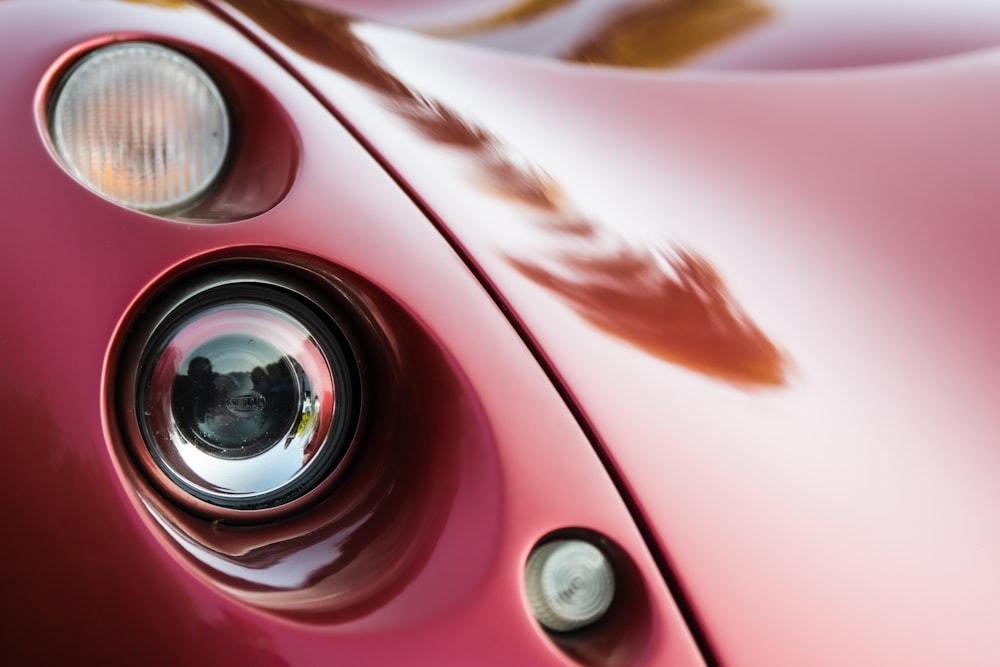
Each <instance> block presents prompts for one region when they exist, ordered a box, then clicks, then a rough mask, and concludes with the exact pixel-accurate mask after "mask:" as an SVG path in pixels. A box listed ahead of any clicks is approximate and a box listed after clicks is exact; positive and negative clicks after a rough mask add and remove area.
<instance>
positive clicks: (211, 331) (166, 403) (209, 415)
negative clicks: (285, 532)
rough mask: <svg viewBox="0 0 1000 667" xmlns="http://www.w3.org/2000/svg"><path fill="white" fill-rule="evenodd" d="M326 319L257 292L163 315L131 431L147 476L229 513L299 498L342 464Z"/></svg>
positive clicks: (341, 426) (333, 352)
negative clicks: (145, 463)
mask: <svg viewBox="0 0 1000 667" xmlns="http://www.w3.org/2000/svg"><path fill="white" fill-rule="evenodd" d="M342 347H343V346H342V344H341V343H340V341H339V340H338V338H337V336H336V335H335V333H334V331H333V330H332V329H331V327H330V326H329V323H328V322H326V321H324V318H323V317H322V315H321V314H320V313H318V312H316V311H315V309H313V308H312V307H310V305H309V304H307V303H306V302H304V301H303V300H302V299H300V298H299V297H298V296H296V295H295V294H293V293H290V292H286V291H285V290H283V289H281V288H278V287H274V286H268V285H256V284H236V285H225V286H222V287H216V288H213V289H209V290H207V291H205V292H202V293H199V294H197V295H196V296H194V297H192V298H190V299H188V300H186V301H184V302H182V303H181V304H180V305H179V306H178V307H176V308H174V309H172V310H171V311H170V312H169V313H168V314H166V315H165V316H164V318H163V320H162V322H161V323H160V324H159V326H157V327H156V330H155V331H154V332H153V334H152V335H151V337H150V340H149V343H148V344H147V346H146V349H145V352H144V353H143V355H142V357H141V359H140V361H139V370H138V374H137V379H136V382H137V386H136V389H135V397H136V398H135V405H136V415H137V419H138V426H139V431H140V433H141V436H142V440H143V441H144V445H145V448H146V451H147V452H148V457H147V458H149V459H151V461H152V463H153V464H154V466H155V467H152V466H150V467H152V468H153V469H152V470H151V472H152V474H153V475H154V477H162V476H165V477H166V478H167V480H166V481H167V483H168V484H173V485H176V486H177V487H179V489H180V490H181V491H182V492H183V493H187V494H190V495H191V496H193V497H195V498H197V499H199V500H201V501H204V502H207V503H210V504H212V505H216V506H218V507H223V508H229V509H236V510H254V509H266V508H270V507H275V506H278V505H282V504H285V503H288V502H291V501H292V500H294V499H296V498H298V497H300V496H301V495H303V494H304V493H306V492H308V491H309V490H310V489H312V488H313V487H314V486H316V485H317V484H318V483H319V482H320V481H321V480H322V479H323V478H324V477H325V476H326V475H327V474H328V473H329V472H330V471H331V469H332V467H333V466H335V465H336V463H337V462H338V461H339V460H340V459H341V458H342V457H343V455H344V452H345V448H346V447H347V444H348V443H347V442H346V440H347V437H346V430H347V424H348V422H349V421H350V419H349V417H350V413H351V412H352V411H353V406H352V404H353V402H354V400H355V398H354V397H353V396H352V389H353V388H352V386H351V382H350V379H349V377H350V374H349V373H348V370H347V360H346V357H345V355H344V352H343V350H342Z"/></svg>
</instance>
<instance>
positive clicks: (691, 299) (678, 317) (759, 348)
mask: <svg viewBox="0 0 1000 667" xmlns="http://www.w3.org/2000/svg"><path fill="white" fill-rule="evenodd" d="M592 241H593V246H592V250H597V249H599V248H601V245H602V242H601V241H600V239H598V238H597V237H596V236H594V237H593V238H592ZM510 262H511V263H512V264H513V265H514V266H515V267H516V268H517V270H518V271H520V272H521V273H522V274H523V275H525V276H527V277H528V278H530V279H531V280H533V281H535V282H536V283H538V284H539V285H543V286H545V287H546V288H548V289H550V290H552V291H553V292H555V293H556V294H559V295H560V296H561V297H562V298H564V299H565V300H566V301H567V302H568V303H569V304H570V305H571V306H572V307H573V308H574V309H575V310H576V311H577V312H578V313H579V314H580V315H581V316H583V317H584V318H586V319H587V320H588V321H589V322H591V323H593V324H594V325H596V326H597V327H599V328H600V329H602V330H603V331H605V332H607V333H610V334H612V335H614V336H617V337H619V338H621V339H622V340H625V341H627V342H629V343H631V344H632V345H635V346H636V347H639V348H641V349H643V350H645V351H646V352H649V353H650V354H653V355H655V356H657V357H660V358H661V359H664V360H666V361H669V362H671V363H675V364H678V365H680V366H684V367H685V368H688V369H690V370H693V371H697V372H699V373H703V374H705V375H708V376H711V377H715V378H717V379H720V380H724V381H727V382H731V383H733V384H737V385H743V386H750V385H757V386H780V385H783V384H785V382H786V377H785V367H786V363H785V359H784V357H783V355H782V353H781V352H780V351H779V350H778V348H777V347H776V346H775V345H774V343H772V342H771V341H770V339H768V337H767V336H766V335H765V334H764V332H763V331H761V330H760V328H759V327H758V326H757V325H756V324H754V322H753V320H751V319H750V317H749V316H748V315H747V314H746V313H745V312H743V310H742V309H741V308H740V306H739V304H738V303H737V302H736V300H735V299H734V298H733V296H732V295H731V294H730V293H729V290H728V288H727V287H726V285H725V283H724V282H723V281H722V279H721V278H720V277H719V274H718V273H717V272H716V270H715V269H714V268H713V267H712V265H711V264H709V263H708V261H706V260H705V259H704V258H702V257H700V256H698V255H697V254H695V253H693V252H691V251H688V250H684V249H682V248H679V247H676V246H668V247H655V246H654V247H648V248H635V247H625V246H620V247H618V248H617V249H614V248H611V249H606V250H604V254H603V255H599V256H582V255H575V254H571V253H563V254H560V255H559V256H558V261H557V262H556V265H555V267H553V268H546V267H543V266H542V265H541V264H537V263H534V262H529V261H524V260H522V259H519V258H516V257H512V258H510Z"/></svg>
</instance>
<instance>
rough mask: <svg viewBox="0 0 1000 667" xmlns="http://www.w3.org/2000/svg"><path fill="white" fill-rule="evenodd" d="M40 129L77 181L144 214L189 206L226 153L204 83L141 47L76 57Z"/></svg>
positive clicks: (218, 101)
mask: <svg viewBox="0 0 1000 667" xmlns="http://www.w3.org/2000/svg"><path fill="white" fill-rule="evenodd" d="M49 126H50V133H51V137H52V143H53V145H54V147H55V149H56V152H57V153H58V154H59V157H60V158H61V159H62V161H63V164H64V165H65V166H66V168H67V170H68V171H69V172H70V173H71V174H72V175H73V176H74V177H75V178H76V179H77V180H78V181H80V182H81V183H83V184H84V185H85V186H87V187H88V188H90V189H91V190H93V191H94V192H96V193H98V194H100V195H102V196H104V197H107V198H108V199H110V200H112V201H115V202H118V203H119V204H122V205H124V206H128V207H130V208H134V209H138V210H141V211H148V212H153V213H163V212H168V211H174V210H180V209H184V208H186V207H188V206H190V205H192V204H194V203H196V202H197V201H198V200H199V199H200V198H201V197H202V196H203V195H204V194H205V193H206V192H207V191H208V190H209V188H210V187H211V186H212V184H213V183H215V181H216V180H217V179H218V177H219V175H220V174H221V173H222V169H223V166H224V164H225V160H226V155H227V153H228V150H229V137H230V129H229V118H228V114H227V112H226V106H225V103H224V102H223V99H222V95H221V94H220V93H219V90H218V88H217V87H216V86H215V84H214V83H213V82H212V80H211V79H210V78H209V76H208V75H207V74H206V73H205V72H204V71H203V70H202V69H201V68H200V67H199V66H198V65H196V64H195V63H194V62H193V61H191V60H190V59H189V58H187V57H186V56H183V55H181V54H180V53H178V52H176V51H174V50H172V49H168V48H166V47H163V46H159V45H157V44H149V43H144V42H124V43H117V44H111V45H109V46H105V47H103V48H100V49H97V50H95V51H93V52H91V53H89V54H88V55H86V56H84V57H83V58H82V59H81V60H80V61H79V62H78V63H77V64H76V65H75V66H74V67H73V68H71V69H70V70H69V72H68V73H67V74H66V75H65V77H64V78H63V79H62V82H61V85H60V87H59V88H58V89H57V92H56V93H55V95H54V97H53V99H52V101H51V103H50V115H49Z"/></svg>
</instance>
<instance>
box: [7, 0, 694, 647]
mask: <svg viewBox="0 0 1000 667" xmlns="http://www.w3.org/2000/svg"><path fill="white" fill-rule="evenodd" d="M54 17H58V20H54ZM125 38H141V39H146V40H152V41H157V42H163V43H166V44H170V45H173V46H175V47H176V48H179V49H182V50H184V51H185V52H187V53H189V54H190V55H191V56H192V57H194V58H196V59H197V60H199V61H201V62H203V64H204V66H205V67H207V68H208V69H209V70H211V71H213V72H214V73H216V74H217V75H219V76H220V78H221V79H222V80H223V82H224V83H228V85H227V86H226V87H227V91H228V93H229V95H231V96H232V98H233V99H234V100H235V101H236V102H237V104H235V105H234V111H235V113H236V114H237V118H238V121H245V123H246V124H245V125H242V127H244V128H246V131H245V133H244V134H243V136H242V137H241V140H242V141H245V142H251V141H253V140H254V139H256V138H257V137H256V136H255V135H254V134H253V132H254V131H253V130H251V128H253V127H258V128H259V129H260V130H261V131H263V132H265V135H264V138H263V143H262V144H261V145H262V146H264V147H268V146H270V147H272V149H273V155H274V156H275V159H274V161H270V160H269V155H271V154H272V152H270V151H269V150H264V149H263V148H261V147H257V148H247V149H246V151H247V152H245V153H243V154H240V153H237V156H236V159H238V160H246V161H247V163H246V164H240V165H238V166H234V169H244V168H245V169H246V171H245V172H243V173H245V174H247V175H248V178H250V179H251V181H252V180H253V175H254V174H257V175H260V177H261V179H262V180H263V181H264V182H265V183H264V186H263V188H262V189H264V190H268V191H269V192H271V195H269V196H267V197H264V198H263V199H261V198H256V199H255V198H254V195H255V193H259V191H260V190H259V189H254V188H248V189H242V188H243V185H244V184H240V183H235V182H234V183H232V184H231V185H232V187H233V188H236V190H230V192H236V191H241V192H246V193H247V195H246V197H242V196H236V197H235V199H236V200H238V201H237V204H236V205H235V206H234V207H227V206H226V204H225V202H218V205H217V206H215V205H213V206H211V207H210V209H209V210H208V213H207V214H206V215H205V216H197V217H199V218H201V217H204V218H207V219H209V220H212V221H214V223H213V224H202V223H197V222H193V221H192V220H189V219H181V220H171V219H165V218H157V217H154V216H150V215H145V214H140V213H136V212H132V211H128V210H125V209H123V208H121V207H119V206H117V205H115V204H113V203H111V202H109V201H107V200H104V199H102V198H100V197H99V196H97V195H94V194H93V193H91V192H89V191H88V190H86V189H85V188H83V187H82V186H80V185H79V184H78V183H77V182H75V181H74V180H73V179H72V178H71V177H70V176H69V175H68V174H67V173H65V172H64V171H63V170H62V168H61V167H60V166H59V164H58V163H57V161H56V160H55V159H54V158H53V156H52V155H51V153H50V151H49V150H48V148H47V145H46V140H45V129H44V126H42V127H40V126H39V124H38V113H37V111H38V109H39V108H44V104H45V100H46V99H47V96H48V95H49V94H51V90H52V86H53V83H54V81H55V80H56V79H55V77H56V76H57V75H58V68H56V69H54V68H53V66H54V65H58V64H59V63H65V62H68V61H69V60H70V59H71V58H72V56H73V55H74V54H76V53H78V52H79V50H80V48H81V45H92V44H98V43H102V42H106V41H110V40H115V39H125ZM0 54H2V55H3V56H4V57H5V59H6V61H7V62H10V63H14V62H16V63H17V66H16V67H8V68H6V69H5V70H4V71H3V72H2V73H0V90H3V93H4V94H3V95H2V97H0V128H2V130H0V131H2V132H3V146H4V154H5V158H4V160H2V161H0V183H2V184H3V185H2V188H3V191H2V197H0V211H2V212H0V221H2V222H0V224H2V226H3V236H4V242H3V243H2V244H0V282H2V284H3V285H4V288H3V291H2V302H0V303H2V309H3V313H4V315H3V325H2V328H0V347H2V353H0V354H2V356H0V364H2V366H0V369H2V372H0V398H2V405H3V408H2V409H0V428H2V432H3V433H4V435H5V439H6V445H5V446H4V447H3V448H2V449H0V462H2V467H3V469H4V470H5V471H7V474H6V477H5V484H4V485H3V486H2V491H0V502H2V503H3V504H4V506H5V507H7V508H8V512H7V514H6V516H7V521H6V524H5V540H4V545H5V547H4V554H3V561H2V568H0V578H2V579H0V581H2V585H3V589H4V591H5V594H4V600H5V602H4V624H3V631H2V636H3V641H2V651H3V655H4V659H5V660H6V661H7V662H10V663H12V664H29V663H30V664H60V663H67V662H72V663H95V664H154V663H155V664H170V665H176V664H246V665H271V664H274V665H283V664H303V665H308V664H330V663H331V662H335V663H336V664H342V665H351V664H355V665H371V664H407V665H441V664H462V665H472V664H500V665H511V664H526V665H529V664H530V665H565V664H574V661H573V659H571V658H570V657H568V656H570V655H572V656H576V662H580V663H583V664H594V665H625V664H629V665H632V664H636V665H661V664H670V665H692V666H693V665H700V664H703V661H702V659H701V657H700V656H699V654H698V652H697V650H696V648H695V645H694V643H693V641H692V639H691V637H690V635H689V633H688V630H687V628H686V627H685V624H684V622H683V620H682V618H681V616H680V614H679V612H678V611H677V608H676V606H675V605H674V603H673V601H672V600H671V597H670V594H669V592H668V590H667V587H666V585H665V583H664V581H663V579H662V577H661V575H660V572H659V571H658V569H657V567H656V565H655V563H654V560H653V558H652V557H651V555H650V553H649V552H648V550H647V547H646V545H645V543H644V541H643V539H642V537H641V536H640V533H639V531H638V529H637V528H636V526H635V524H634V523H633V521H632V519H631V517H630V515H629V512H628V511H627V509H626V506H625V503H624V502H623V500H622V498H621V497H620V495H619V494H618V491H617V490H616V488H615V486H614V485H613V484H612V482H611V480H610V479H609V477H608V475H607V473H606V471H605V470H604V469H603V467H602V465H601V463H600V461H599V459H598V457H597V456H595V454H594V452H593V450H592V449H591V448H590V445H589V443H588V441H587V439H586V437H585V436H584V434H583V433H582V432H581V430H580V428H579V425H578V424H577V422H576V420H575V419H574V418H573V416H572V414H571V412H570V410H569V409H568V408H567V406H566V404H565V403H564V401H563V399H562V398H561V397H560V395H559V394H558V393H557V391H556V389H555V388H554V387H553V386H552V384H551V382H550V380H549V379H548V378H547V377H546V375H545V374H544V373H543V372H542V370H541V369H540V368H539V366H538V364H537V361H536V360H535V358H534V357H533V356H532V354H531V353H530V352H529V350H528V349H526V347H525V346H524V344H523V341H522V340H521V339H520V338H519V337H518V335H517V334H516V332H515V331H514V330H513V329H512V327H511V326H510V324H509V322H508V321H507V319H506V318H505V316H504V314H503V313H502V312H501V311H500V309H499V308H498V307H497V305H496V304H495V303H494V301H493V300H492V299H491V298H490V296H489V294H488V293H487V292H486V291H485V290H484V289H483V288H482V286H481V285H480V284H479V282H478V281H477V280H476V278H475V277H474V275H473V274H472V273H470V271H469V270H468V268H467V267H466V265H465V264H464V263H463V261H462V259H461V258H460V257H459V256H458V255H457V254H456V253H455V252H454V250H453V249H452V248H451V247H450V246H449V245H448V243H446V242H445V240H444V239H442V238H441V236H440V234H439V232H438V230H436V229H435V227H434V226H433V225H431V224H430V223H429V222H428V220H427V218H426V217H425V215H424V214H423V213H422V211H421V210H420V209H419V208H418V207H417V206H415V205H414V203H413V202H412V201H411V200H410V199H409V198H408V197H407V196H406V194H405V193H404V192H403V191H401V190H400V188H399V187H398V184H397V183H396V182H394V181H393V180H392V179H391V178H390V177H389V176H388V175H387V174H386V173H385V172H384V171H383V169H382V168H381V167H380V166H379V165H378V164H377V163H376V162H375V161H374V160H372V158H371V156H370V155H369V154H368V153H367V152H366V151H365V150H363V149H362V148H361V147H360V146H359V145H358V144H357V143H356V141H355V140H354V139H353V138H352V137H351V136H350V135H349V134H348V133H347V132H346V131H345V130H344V129H343V128H342V127H341V126H340V125H339V124H338V123H337V122H336V121H335V119H334V118H333V117H331V115H330V113H329V111H328V110H327V109H326V108H324V106H323V105H321V104H320V103H319V102H318V101H317V100H316V99H315V98H314V97H313V96H312V95H311V94H310V93H309V91H308V90H306V89H305V88H303V87H302V86H301V85H300V84H299V83H298V82H296V81H295V80H294V79H293V77H292V76H290V75H289V74H288V73H287V72H286V71H284V70H283V69H282V68H281V67H279V66H278V65H277V64H276V63H275V62H274V61H273V60H272V59H270V58H269V57H267V56H266V55H264V53H262V52H261V51H260V50H259V49H258V48H256V47H255V46H254V45H253V44H252V43H251V42H249V41H248V40H247V39H246V38H245V37H244V36H242V35H241V34H239V33H238V32H237V31H236V30H234V29H232V28H230V27H228V26H227V25H226V24H225V23H224V22H222V21H221V20H219V19H218V18H217V17H216V16H214V15H213V14H211V13H210V12H208V11H206V10H204V9H201V8H198V7H195V6H192V5H188V4H184V3H175V2H164V3H151V4H142V3H120V2H107V3H96V4H95V3H88V2H76V1H68V2H62V1H60V2H56V3H49V4H44V5H42V4H35V3H30V2H22V1H20V0H8V1H5V2H0ZM219 73H222V74H221V75H220V74H219ZM262 118H263V119H265V120H261V119H262ZM267 119H269V120H267ZM258 121H259V122H260V123H261V124H260V125H259V126H257V125H254V123H256V122H258ZM275 165H277V166H276V167H275ZM275 183H278V184H279V185H280V187H277V189H269V188H271V186H273V185H274V184H275ZM217 196H221V195H217ZM248 261H249V262H258V261H259V262H264V263H267V264H268V265H269V266H274V267H278V268H283V269H284V270H288V271H293V272H296V274H302V275H306V276H308V277H309V279H310V280H313V281H315V283H316V284H317V285H321V286H323V288H324V289H330V290H336V291H339V292H341V293H343V294H344V295H346V298H347V300H348V302H350V303H353V304H355V305H354V306H353V308H354V310H355V317H357V318H358V321H359V329H360V330H361V331H364V332H365V333H364V334H363V335H362V337H363V339H364V341H365V346H366V351H367V352H366V354H367V355H368V356H369V358H370V359H371V360H372V361H370V362H369V363H370V365H371V369H372V370H371V375H370V379H371V381H372V394H373V395H372V397H371V403H370V405H369V408H368V410H367V414H366V416H365V418H364V423H363V425H362V427H361V429H362V430H361V433H362V434H363V435H364V436H366V437H367V438H369V440H368V442H369V443H370V447H368V448H365V447H364V446H363V445H364V444H365V442H359V452H358V454H357V458H356V461H355V462H354V466H353V467H352V469H350V470H348V471H347V472H348V475H347V479H346V480H345V481H344V483H343V484H340V485H338V486H337V488H336V489H335V490H334V492H333V493H332V494H331V495H330V497H329V498H327V499H324V500H321V501H318V502H317V503H316V504H315V505H313V506H311V507H310V508H307V509H304V510H303V511H302V512H301V513H300V514H298V515H296V516H295V517H291V518H288V519H286V520H283V521H281V522H275V523H270V524H263V525H259V526H233V525H229V524H227V523H226V522H221V523H219V522H213V521H210V520H208V519H207V518H198V517H197V516H195V515H189V514H186V513H185V512H183V511H182V510H180V509H178V508H177V507H176V506H174V505H172V504H171V503H170V502H169V501H168V500H167V499H166V498H164V497H163V496H161V495H160V494H159V492H158V491H157V489H156V487H155V486H154V485H152V484H150V483H149V481H148V480H146V479H145V478H144V477H142V476H141V475H140V474H139V472H138V471H137V468H136V466H135V465H134V464H133V462H132V461H131V459H130V458H129V456H128V455H127V448H126V445H125V443H124V442H123V436H122V433H121V432H120V423H121V418H122V417H121V415H120V414H119V413H118V410H119V405H118V402H117V401H116V383H118V382H120V381H121V380H120V378H121V376H122V372H123V371H122V368H121V367H120V360H121V351H122V349H123V345H124V344H125V342H126V341H128V340H129V336H130V328H129V327H130V325H131V323H133V322H134V321H136V318H137V317H138V315H139V312H140V310H141V308H142V307H143V306H144V305H145V304H146V303H148V301H149V300H150V299H151V298H153V296H154V295H155V294H156V293H157V292H158V291H159V290H160V289H164V286H165V285H170V284H172V282H171V281H173V280H175V279H177V278H178V277H179V276H183V275H190V274H192V273H196V272H205V274H206V275H209V274H211V273H212V272H213V271H215V270H217V269H218V267H220V266H222V265H223V264H225V265H227V266H228V265H229V264H230V263H232V262H241V263H243V264H245V263H246V262H248ZM359 335H360V334H359ZM352 473H353V475H354V476H353V477H352V476H351V474H352ZM566 529H569V530H570V532H573V531H574V530H578V529H585V530H588V531H595V532H596V533H599V534H601V535H603V536H605V537H606V538H607V539H608V540H609V541H610V542H609V544H608V546H607V549H608V551H609V553H610V554H611V555H612V556H613V557H614V558H615V559H616V561H617V563H618V568H619V571H620V574H621V584H622V586H623V592H624V594H623V596H622V598H621V600H620V602H619V604H618V606H617V607H616V609H615V611H614V613H613V616H612V618H611V619H609V623H608V624H607V625H606V626H605V628H604V629H597V630H595V631H594V632H593V633H591V634H589V635H587V634H584V635H577V636H575V637H570V638H567V639H566V640H565V641H564V642H561V644H560V645H561V648H560V646H557V645H556V643H554V642H553V641H552V640H551V639H550V638H549V637H548V636H547V635H546V634H545V633H544V632H543V631H542V630H541V628H540V627H539V626H538V625H537V624H536V623H535V622H534V620H533V619H532V618H531V617H530V612H529V611H528V608H527V605H526V602H525V600H524V593H523V590H522V581H521V579H522V570H523V566H524V562H525V559H526V557H527V554H528V552H529V551H530V549H531V548H532V546H533V545H534V544H535V543H536V541H537V540H539V539H541V538H543V537H544V536H546V535H548V534H550V533H551V532H552V531H560V530H566Z"/></svg>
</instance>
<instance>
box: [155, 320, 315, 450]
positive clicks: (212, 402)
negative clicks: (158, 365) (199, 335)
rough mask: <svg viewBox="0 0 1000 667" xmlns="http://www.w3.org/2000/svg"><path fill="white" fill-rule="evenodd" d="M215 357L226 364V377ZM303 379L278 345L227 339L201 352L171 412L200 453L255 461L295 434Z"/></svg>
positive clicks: (181, 379) (180, 383) (177, 388)
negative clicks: (299, 394) (269, 448)
mask: <svg viewBox="0 0 1000 667" xmlns="http://www.w3.org/2000/svg"><path fill="white" fill-rule="evenodd" d="M212 358H214V359H216V361H217V362H218V361H219V360H222V362H223V363H224V365H225V368H223V369H221V370H222V372H218V371H217V370H216V368H215V367H213V363H212ZM262 358H267V359H273V360H274V361H271V362H270V363H266V364H262V363H260V360H261V359H262ZM299 375H300V374H299V373H297V372H296V371H295V369H294V368H292V366H291V365H290V362H289V360H288V359H287V358H285V357H284V356H283V355H281V354H280V352H279V351H278V350H277V349H276V348H274V347H273V346H272V345H270V344H268V343H265V342H263V341H259V340H253V339H250V340H249V342H248V339H247V337H246V336H236V335H231V336H221V337H218V338H215V339H213V340H211V341H208V342H207V343H205V344H204V345H202V346H200V347H199V349H198V350H195V351H194V353H193V356H191V357H190V361H188V363H187V373H186V374H179V375H178V376H177V377H176V378H175V379H174V383H173V389H172V396H171V409H172V411H173V414H174V418H175V419H176V420H177V426H178V428H179V429H180V430H181V432H182V433H183V434H184V436H185V437H186V438H187V439H188V440H189V441H190V442H192V443H193V444H195V445H196V446H198V447H199V448H201V449H203V450H205V451H207V452H209V453H211V454H214V455H216V456H222V457H226V458H243V457H248V456H254V455H256V454H258V453H260V452H261V451H263V450H264V449H267V448H268V447H271V446H273V445H274V444H276V443H277V442H278V441H279V440H281V439H283V438H284V436H285V435H286V434H288V433H289V432H290V431H294V425H295V420H296V419H297V417H298V412H299V410H298V408H299V406H298V402H299V401H298V400H297V396H298V393H299V391H298V387H299V384H300V381H299V379H298V376H299ZM304 398H306V399H308V397H304Z"/></svg>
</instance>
